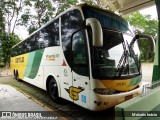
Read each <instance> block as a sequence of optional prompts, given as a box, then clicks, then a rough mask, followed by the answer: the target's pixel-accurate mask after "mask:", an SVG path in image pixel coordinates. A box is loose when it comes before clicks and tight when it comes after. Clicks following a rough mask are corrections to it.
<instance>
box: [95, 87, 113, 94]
mask: <svg viewBox="0 0 160 120" xmlns="http://www.w3.org/2000/svg"><path fill="white" fill-rule="evenodd" d="M93 91H94V92H95V93H98V94H101V95H112V94H114V93H115V90H113V89H108V88H95V89H94V90H93Z"/></svg>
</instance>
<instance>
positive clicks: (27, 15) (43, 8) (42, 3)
mask: <svg viewBox="0 0 160 120" xmlns="http://www.w3.org/2000/svg"><path fill="white" fill-rule="evenodd" d="M24 4H25V6H26V8H25V9H24V10H23V14H22V15H21V19H19V21H18V25H24V26H26V27H27V29H28V31H29V32H30V33H31V32H33V31H34V30H36V29H38V28H40V27H41V26H42V25H44V23H46V22H48V21H49V20H51V19H52V18H53V17H54V15H53V12H54V10H55V7H54V6H53V5H52V3H51V0H36V1H35V0H24Z"/></svg>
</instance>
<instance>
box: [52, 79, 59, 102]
mask: <svg viewBox="0 0 160 120" xmlns="http://www.w3.org/2000/svg"><path fill="white" fill-rule="evenodd" d="M49 95H50V96H51V98H52V100H53V101H54V102H56V103H59V102H60V101H61V99H60V97H59V95H58V86H57V83H56V81H55V80H54V79H51V81H50V82H49Z"/></svg>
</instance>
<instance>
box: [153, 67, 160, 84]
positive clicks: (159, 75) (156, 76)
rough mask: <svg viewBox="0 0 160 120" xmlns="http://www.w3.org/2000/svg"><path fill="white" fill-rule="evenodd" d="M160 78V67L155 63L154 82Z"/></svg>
mask: <svg viewBox="0 0 160 120" xmlns="http://www.w3.org/2000/svg"><path fill="white" fill-rule="evenodd" d="M159 79H160V68H159V66H158V65H154V67H153V75H152V82H153V81H157V80H159Z"/></svg>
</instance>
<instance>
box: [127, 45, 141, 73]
mask: <svg viewBox="0 0 160 120" xmlns="http://www.w3.org/2000/svg"><path fill="white" fill-rule="evenodd" d="M128 48H129V51H130V56H131V58H133V60H134V61H135V64H136V66H137V69H138V73H139V74H141V72H140V67H139V62H138V57H137V55H135V52H134V50H133V48H132V46H131V45H128Z"/></svg>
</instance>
